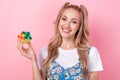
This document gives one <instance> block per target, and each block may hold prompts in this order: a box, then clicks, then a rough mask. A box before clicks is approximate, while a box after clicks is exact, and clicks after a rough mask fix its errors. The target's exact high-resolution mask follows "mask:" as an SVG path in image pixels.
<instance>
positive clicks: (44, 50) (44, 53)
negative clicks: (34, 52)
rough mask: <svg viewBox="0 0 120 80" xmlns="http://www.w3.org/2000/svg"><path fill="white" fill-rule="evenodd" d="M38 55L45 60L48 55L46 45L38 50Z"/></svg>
mask: <svg viewBox="0 0 120 80" xmlns="http://www.w3.org/2000/svg"><path fill="white" fill-rule="evenodd" d="M40 55H41V56H42V57H43V59H45V58H46V57H47V55H48V45H44V46H42V47H41V48H40Z"/></svg>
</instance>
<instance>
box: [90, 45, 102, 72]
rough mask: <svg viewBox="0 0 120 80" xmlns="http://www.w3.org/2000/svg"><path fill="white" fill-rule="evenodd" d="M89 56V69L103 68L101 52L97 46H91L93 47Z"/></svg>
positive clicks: (100, 69) (99, 69)
mask: <svg viewBox="0 0 120 80" xmlns="http://www.w3.org/2000/svg"><path fill="white" fill-rule="evenodd" d="M88 58H89V71H90V72H94V71H102V70H103V66H102V61H101V57H100V53H99V51H98V49H97V48H96V47H95V46H91V48H90V49H89V54H88Z"/></svg>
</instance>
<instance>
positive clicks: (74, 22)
mask: <svg viewBox="0 0 120 80" xmlns="http://www.w3.org/2000/svg"><path fill="white" fill-rule="evenodd" d="M62 20H63V21H66V18H62ZM72 23H73V24H77V22H76V21H72Z"/></svg>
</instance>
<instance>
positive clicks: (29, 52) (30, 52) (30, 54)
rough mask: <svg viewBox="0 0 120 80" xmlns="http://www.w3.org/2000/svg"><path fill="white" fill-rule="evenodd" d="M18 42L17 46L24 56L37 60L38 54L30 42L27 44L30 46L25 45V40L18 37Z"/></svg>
mask: <svg viewBox="0 0 120 80" xmlns="http://www.w3.org/2000/svg"><path fill="white" fill-rule="evenodd" d="M17 43H18V44H17V48H18V50H19V51H20V53H21V54H22V55H23V56H25V57H27V58H28V59H30V60H31V61H36V55H35V52H34V50H33V47H32V45H31V43H30V42H29V43H28V44H27V45H28V48H25V47H23V45H24V44H25V43H24V42H23V40H19V39H18V41H17Z"/></svg>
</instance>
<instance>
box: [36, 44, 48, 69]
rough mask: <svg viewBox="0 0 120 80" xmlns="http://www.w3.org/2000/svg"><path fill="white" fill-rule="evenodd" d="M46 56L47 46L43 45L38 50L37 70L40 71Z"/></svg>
mask: <svg viewBox="0 0 120 80" xmlns="http://www.w3.org/2000/svg"><path fill="white" fill-rule="evenodd" d="M47 54H48V50H47V45H45V46H43V47H42V48H41V49H40V53H39V54H38V59H37V62H38V67H39V69H41V67H42V64H43V60H44V59H45V58H46V57H47Z"/></svg>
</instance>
